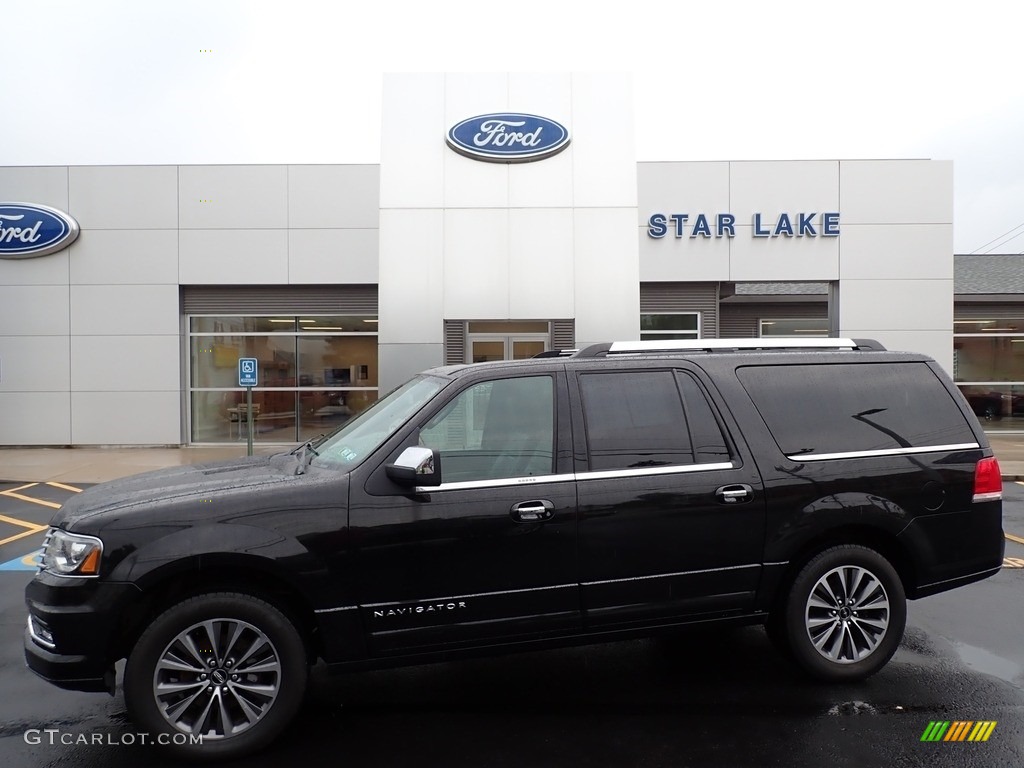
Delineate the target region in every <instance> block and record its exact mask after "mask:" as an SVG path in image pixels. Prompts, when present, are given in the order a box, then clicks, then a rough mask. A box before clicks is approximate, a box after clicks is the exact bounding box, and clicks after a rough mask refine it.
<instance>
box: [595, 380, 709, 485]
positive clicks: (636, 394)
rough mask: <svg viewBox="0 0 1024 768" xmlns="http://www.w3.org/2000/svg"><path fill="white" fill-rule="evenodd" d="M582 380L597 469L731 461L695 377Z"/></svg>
mask: <svg viewBox="0 0 1024 768" xmlns="http://www.w3.org/2000/svg"><path fill="white" fill-rule="evenodd" d="M579 383H580V392H581V394H582V396H583V411H584V419H585V422H586V430H587V444H588V446H589V450H590V469H591V470H592V471H601V470H613V469H643V468H645V467H662V466H671V465H679V464H695V463H700V464H704V463H712V462H720V461H727V460H728V450H727V449H726V445H725V439H724V438H723V437H722V432H721V430H720V429H719V427H718V422H717V421H716V420H715V417H714V414H713V413H712V411H711V408H710V406H709V405H708V403H707V400H706V399H705V397H704V394H703V393H702V392H701V391H700V389H699V388H698V386H697V384H696V383H695V382H694V381H693V379H691V378H690V377H689V376H686V375H685V374H679V375H678V377H677V374H676V373H674V372H673V371H623V372H616V373H588V374H584V375H581V376H580V378H579ZM684 396H685V397H686V405H685V406H684V403H683V397H684ZM688 416H689V418H687V417H688Z"/></svg>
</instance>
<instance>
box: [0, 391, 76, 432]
mask: <svg viewBox="0 0 1024 768" xmlns="http://www.w3.org/2000/svg"><path fill="white" fill-rule="evenodd" d="M0 413H2V414H3V415H4V416H3V418H2V419H0V445H69V444H70V443H71V398H70V397H69V395H68V393H67V392H0Z"/></svg>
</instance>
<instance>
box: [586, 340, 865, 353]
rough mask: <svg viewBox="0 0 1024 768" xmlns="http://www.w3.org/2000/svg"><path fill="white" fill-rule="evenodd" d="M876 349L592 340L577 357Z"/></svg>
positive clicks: (819, 343)
mask: <svg viewBox="0 0 1024 768" xmlns="http://www.w3.org/2000/svg"><path fill="white" fill-rule="evenodd" d="M794 349H798V350H813V349H818V350H833V351H834V350H859V351H861V350H876V351H880V352H884V351H885V347H883V346H882V345H881V344H879V343H878V342H877V341H875V340H874V339H839V338H813V339H795V338H794V339H685V340H676V339H670V340H665V341H616V342H612V343H611V344H592V345H590V346H589V347H586V348H584V349H581V350H580V351H579V352H577V353H576V354H575V355H574V357H605V356H607V355H639V354H643V353H650V352H735V351H740V350H752V351H756V350H794Z"/></svg>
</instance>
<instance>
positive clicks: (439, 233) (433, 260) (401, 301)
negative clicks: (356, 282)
mask: <svg viewBox="0 0 1024 768" xmlns="http://www.w3.org/2000/svg"><path fill="white" fill-rule="evenodd" d="M380 218H381V222H380V275H381V281H380V286H379V288H378V301H379V307H380V318H381V319H380V327H379V329H378V331H379V334H380V336H379V339H380V343H381V345H383V344H386V343H403V344H441V342H442V340H443V324H442V316H443V309H442V308H443V306H444V296H443V284H444V214H443V212H442V211H440V210H409V211H406V210H386V209H385V210H382V211H381V212H380ZM385 372H386V367H385V364H384V362H383V361H382V362H381V376H382V377H383V376H384V374H385ZM382 386H383V385H382Z"/></svg>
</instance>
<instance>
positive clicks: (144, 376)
mask: <svg viewBox="0 0 1024 768" xmlns="http://www.w3.org/2000/svg"><path fill="white" fill-rule="evenodd" d="M180 350H181V341H180V339H179V338H178V337H177V336H114V335H110V336H73V337H72V338H71V389H72V391H92V392H133V391H134V392H154V391H161V390H169V389H175V388H177V387H179V386H180V383H181V379H180V373H179V372H180V363H179V360H178V358H179V355H180Z"/></svg>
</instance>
